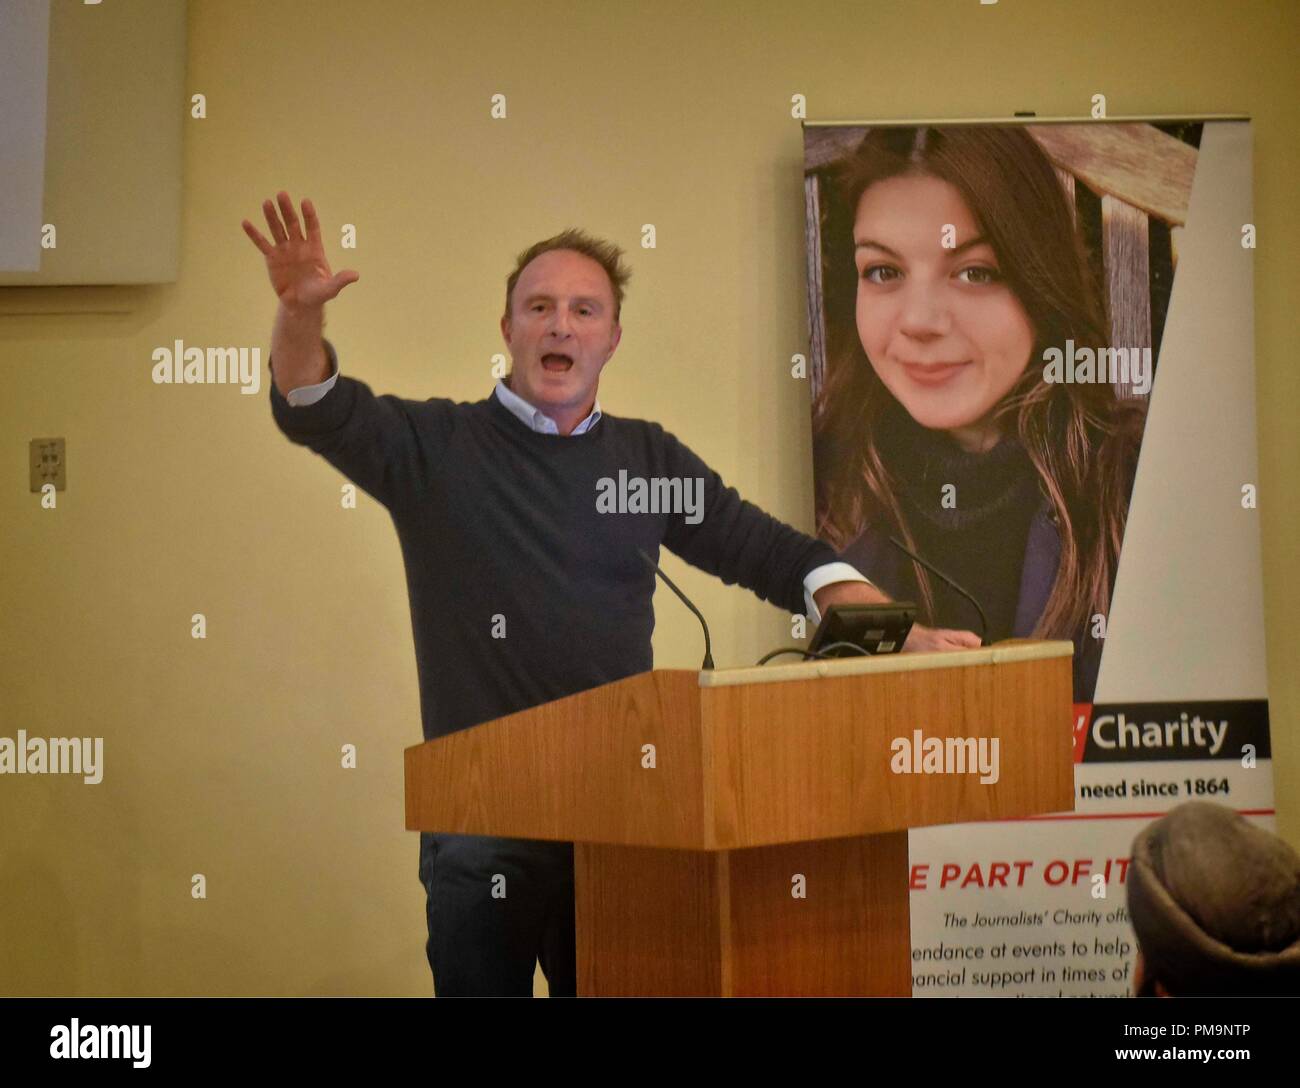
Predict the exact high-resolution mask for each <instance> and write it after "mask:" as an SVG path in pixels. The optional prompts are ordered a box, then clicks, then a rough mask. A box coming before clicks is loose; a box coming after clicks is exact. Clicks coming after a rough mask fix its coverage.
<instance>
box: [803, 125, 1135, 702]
mask: <svg viewBox="0 0 1300 1088" xmlns="http://www.w3.org/2000/svg"><path fill="white" fill-rule="evenodd" d="M833 180H834V184H835V186H836V196H837V197H838V200H839V206H840V208H841V209H842V214H841V218H842V219H844V220H847V221H848V223H847V225H848V226H850V227H851V230H847V231H842V232H841V234H840V235H839V236H831V235H830V233H829V230H830V228H829V224H824V227H825V228H826V229H824V230H823V233H822V238H823V258H824V261H823V286H824V291H825V298H824V308H825V319H826V340H827V351H826V377H825V384H824V386H823V387H822V388H821V389H820V391H819V394H818V397H817V400H816V403H815V405H814V458H815V477H816V493H817V526H818V533H819V535H821V536H822V537H823V538H824V539H827V540H828V541H829V542H830V543H831V544H832V545H833V546H835V547H836V548H837V549H839V550H840V551H841V552H842V554H843V557H844V559H845V560H846V561H847V562H850V563H852V564H854V565H855V566H856V567H857V568H858V569H859V570H861V571H862V572H863V573H864V574H866V575H867V576H868V577H869V578H871V579H872V580H873V581H875V582H876V584H877V585H879V586H880V587H881V589H883V590H884V591H885V592H887V593H889V594H890V595H891V596H893V597H895V598H897V599H910V600H914V601H915V602H916V603H917V605H918V608H919V614H918V622H922V623H925V624H933V625H936V626H943V627H952V628H959V629H966V630H973V631H976V632H978V631H979V630H980V621H979V618H978V613H977V612H976V610H975V609H974V608H973V607H972V606H971V605H970V603H969V602H968V601H967V600H966V599H965V598H963V597H962V596H960V595H959V594H957V593H955V592H954V591H953V590H951V589H950V588H949V587H948V586H946V585H945V584H943V582H942V581H940V580H938V579H935V578H933V577H932V576H931V575H929V574H928V573H927V572H926V571H925V569H924V568H922V567H921V566H920V565H919V564H916V563H914V562H913V561H912V560H911V559H909V558H908V557H907V556H905V555H904V554H903V553H902V552H901V551H900V550H899V549H897V548H896V547H894V546H893V545H892V544H891V543H890V542H889V537H890V536H891V535H893V536H896V537H897V538H898V539H899V540H900V541H902V543H904V544H905V545H906V546H907V547H908V548H909V549H911V550H912V551H914V552H916V553H917V554H918V555H920V556H922V557H924V558H925V559H927V560H928V561H929V562H930V563H931V564H932V565H934V566H935V567H937V568H938V569H939V570H942V571H943V572H944V573H945V574H947V575H948V576H949V577H950V578H952V579H953V580H954V581H956V582H957V583H958V584H959V585H961V586H962V587H963V588H965V589H966V590H967V591H968V592H969V593H971V594H972V595H973V596H974V597H975V598H976V599H977V600H978V601H979V602H980V604H981V605H982V606H983V608H984V611H985V612H986V614H987V617H988V629H987V631H986V632H985V633H986V637H987V639H988V640H989V641H990V642H994V641H998V640H1000V639H1005V638H1011V637H1026V638H1028V637H1034V638H1063V639H1070V640H1072V641H1073V642H1074V644H1075V665H1074V676H1075V691H1074V697H1075V700H1076V701H1078V702H1088V701H1091V699H1092V693H1093V690H1094V687H1095V684H1096V677H1097V669H1098V666H1099V663H1100V657H1101V649H1102V646H1103V637H1102V635H1103V633H1104V628H1103V627H1102V623H1104V620H1100V621H1099V619H1098V618H1099V617H1105V616H1107V614H1108V612H1109V608H1110V598H1111V592H1112V588H1113V585H1114V579H1115V571H1116V568H1117V566H1118V562H1119V553H1120V546H1121V543H1122V541H1123V536H1124V523H1125V519H1126V516H1127V512H1128V503H1129V495H1130V493H1131V489H1132V482H1133V476H1134V473H1135V471H1136V464H1137V454H1138V448H1139V446H1140V443H1141V434H1142V426H1143V422H1144V418H1145V401H1141V400H1131V399H1121V398H1119V397H1118V396H1117V395H1116V393H1115V391H1114V389H1113V387H1112V386H1111V385H1110V384H1108V383H1105V382H1099V383H1091V382H1086V383H1080V384H1066V383H1059V382H1058V383H1049V382H1047V381H1045V380H1044V362H1043V360H1044V355H1043V353H1044V351H1045V350H1047V349H1048V348H1051V347H1060V348H1062V349H1063V348H1064V347H1065V345H1066V342H1067V341H1069V340H1072V341H1073V343H1074V345H1075V350H1076V351H1077V350H1078V348H1079V347H1081V346H1087V347H1091V348H1093V349H1094V350H1096V349H1099V348H1102V347H1106V346H1109V345H1108V336H1107V333H1106V330H1107V328H1108V327H1109V326H1108V324H1107V319H1106V313H1105V309H1104V306H1103V304H1102V301H1101V298H1102V295H1101V289H1100V284H1099V276H1098V274H1097V271H1096V270H1094V269H1093V268H1091V267H1090V266H1089V262H1088V258H1087V254H1086V252H1085V248H1084V245H1083V243H1082V241H1081V239H1080V237H1079V235H1078V232H1077V230H1076V227H1075V221H1074V217H1073V216H1072V214H1071V208H1070V205H1069V203H1068V202H1067V199H1066V195H1065V191H1064V189H1063V188H1062V186H1061V183H1060V181H1059V180H1058V178H1057V176H1056V172H1055V170H1054V169H1053V167H1052V165H1051V163H1050V162H1049V160H1048V159H1047V157H1046V155H1045V154H1044V153H1043V151H1042V150H1041V149H1040V148H1039V146H1038V144H1037V143H1036V142H1035V140H1034V139H1033V137H1032V136H1030V135H1029V134H1028V133H1027V132H1026V131H1025V130H1024V129H1023V128H1021V127H1019V126H1007V127H998V126H943V127H918V128H896V127H881V128H874V129H872V130H870V131H869V132H868V133H867V135H866V136H865V138H864V139H863V140H862V142H861V144H860V145H859V146H858V147H857V149H856V151H855V152H854V153H853V154H851V155H849V156H848V157H847V158H846V159H845V160H844V161H843V162H842V163H841V164H840V165H839V167H838V168H837V169H836V171H835V175H834V179H833ZM845 235H847V236H845Z"/></svg>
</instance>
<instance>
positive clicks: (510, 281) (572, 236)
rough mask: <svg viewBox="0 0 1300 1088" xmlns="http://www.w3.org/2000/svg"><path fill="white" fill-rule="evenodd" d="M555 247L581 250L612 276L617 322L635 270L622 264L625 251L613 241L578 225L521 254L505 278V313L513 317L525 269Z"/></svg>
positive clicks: (575, 251)
mask: <svg viewBox="0 0 1300 1088" xmlns="http://www.w3.org/2000/svg"><path fill="white" fill-rule="evenodd" d="M555 249H570V250H572V251H573V252H574V253H581V254H582V255H583V256H584V257H590V258H591V259H592V260H593V261H595V262H596V263H597V264H599V265H600V267H601V268H603V269H604V270H605V274H606V275H607V276H609V286H610V289H611V290H612V291H613V292H614V321H615V322H616V323H617V321H618V319H619V314H620V313H621V312H622V309H623V289H624V288H625V287H626V286H627V281H628V279H629V278H630V277H631V275H632V271H631V269H629V268H628V267H627V266H626V265H625V264H624V263H623V251H622V250H621V249H619V247H618V246H616V245H615V244H614V243H613V242H606V241H605V240H604V239H601V238H594V237H592V236H591V235H590V234H587V233H586V232H585V231H581V230H577V229H575V228H570V229H569V230H566V231H564V232H563V233H561V234H557V235H556V236H555V237H554V238H547V239H545V240H544V241H541V242H537V243H535V244H534V245H531V246H529V247H528V248H527V249H526V250H524V251H523V252H522V253H521V254H519V257H518V258H517V259H516V261H515V269H514V271H513V272H511V273H510V275H509V277H508V278H507V279H506V313H505V316H506V317H509V316H510V300H511V298H512V297H513V296H514V293H515V284H516V283H518V282H519V276H520V275H521V274H522V272H523V270H524V269H525V268H527V267H528V265H529V264H530V263H532V262H533V261H535V260H536V259H537V258H538V257H540V256H541V255H542V254H543V253H550V252H551V251H552V250H555Z"/></svg>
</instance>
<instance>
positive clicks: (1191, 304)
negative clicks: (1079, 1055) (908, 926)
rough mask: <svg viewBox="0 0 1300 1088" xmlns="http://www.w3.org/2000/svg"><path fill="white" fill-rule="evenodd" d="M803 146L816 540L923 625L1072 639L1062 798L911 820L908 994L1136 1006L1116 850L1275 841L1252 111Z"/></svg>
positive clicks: (843, 129) (836, 127)
mask: <svg viewBox="0 0 1300 1088" xmlns="http://www.w3.org/2000/svg"><path fill="white" fill-rule="evenodd" d="M804 158H805V167H804V179H805V190H804V192H805V202H806V228H807V229H806V237H807V248H808V305H809V324H810V340H811V344H810V356H809V375H810V379H811V383H812V398H813V435H814V441H813V450H814V479H815V487H816V518H817V533H818V535H819V536H821V537H822V538H823V539H825V540H827V541H829V542H830V543H831V544H833V545H834V546H835V547H836V548H837V549H838V550H839V551H840V552H841V554H842V555H843V556H844V558H845V559H846V560H847V561H849V562H851V563H853V564H855V565H856V566H857V567H858V569H859V570H861V571H862V573H863V574H865V575H866V576H867V577H868V578H870V579H871V580H872V581H873V582H875V583H876V584H877V585H878V586H880V588H881V589H883V590H884V591H885V592H887V593H889V594H890V595H891V596H892V597H895V598H897V599H906V600H911V601H914V602H916V604H917V606H918V622H921V623H924V624H926V625H928V626H936V627H945V628H953V629H957V630H964V631H973V632H975V633H976V634H981V635H984V636H985V637H987V638H988V639H989V640H990V641H998V640H1001V639H1007V638H1053V639H1068V640H1070V641H1072V642H1073V643H1074V702H1075V706H1074V721H1073V729H1074V759H1075V807H1074V811H1072V812H1065V813H1058V814H1054V815H1046V816H1041V817H1034V818H1030V819H1023V820H1014V821H1004V822H997V823H982V824H965V825H961V826H952V827H931V828H922V829H917V830H914V831H912V832H911V833H910V836H909V841H910V855H911V856H910V879H911V885H910V887H911V906H912V976H913V977H912V992H913V994H914V995H916V996H923V995H935V996H941V995H950V996H957V995H989V994H992V995H1005V996H1016V995H1025V996H1049V995H1050V996H1058V995H1059V996H1082V995H1098V996H1123V995H1125V994H1129V993H1131V992H1132V989H1133V967H1134V957H1135V952H1136V947H1135V938H1134V934H1133V930H1132V928H1131V926H1130V924H1129V919H1128V913H1127V909H1126V894H1125V881H1126V876H1127V870H1128V865H1129V855H1130V848H1131V844H1132V842H1133V838H1134V836H1135V835H1136V834H1137V833H1138V832H1139V831H1141V830H1142V828H1143V827H1145V826H1146V825H1147V824H1149V823H1150V822H1151V821H1152V820H1153V819H1157V818H1159V816H1160V815H1162V814H1163V813H1165V812H1167V811H1168V810H1169V809H1170V808H1172V807H1174V806H1176V805H1178V804H1180V803H1182V802H1184V801H1188V800H1200V801H1210V802H1214V803H1218V804H1222V805H1226V806H1229V807H1231V808H1232V809H1235V810H1237V811H1238V812H1240V813H1242V814H1243V815H1245V816H1246V817H1247V818H1248V819H1250V820H1252V821H1253V822H1257V823H1259V824H1260V825H1261V826H1264V827H1266V828H1268V829H1269V830H1272V829H1273V826H1274V823H1273V780H1272V762H1271V753H1270V748H1269V721H1268V702H1267V682H1266V676H1265V658H1264V635H1263V583H1262V575H1261V565H1260V535H1259V520H1258V511H1257V495H1256V486H1257V482H1258V477H1257V468H1256V464H1257V458H1256V438H1255V371H1254V339H1253V338H1254V322H1253V288H1252V256H1253V252H1254V246H1255V228H1254V223H1253V218H1252V212H1251V130H1250V124H1249V122H1248V121H1246V120H1244V119H1239V118H1230V119H1200V120H1198V119H1167V118H1159V119H1151V120H1140V119H1137V120H1134V119H1125V120H1122V121H1091V122H1078V121H1052V122H1046V121H1006V122H952V123H944V122H924V123H917V122H910V123H901V122H888V123H861V124H811V123H810V124H808V125H807V126H805V129H804ZM891 536H894V537H896V538H897V539H898V540H899V541H900V542H902V543H904V544H905V545H906V546H907V547H908V548H909V549H910V550H912V551H913V552H915V553H916V554H918V555H920V556H921V557H922V558H924V559H926V560H928V562H929V563H930V564H931V565H932V566H933V567H936V568H938V569H939V570H941V571H943V572H944V574H946V575H947V576H948V577H949V578H950V579H951V580H952V581H955V582H956V583H957V584H958V585H960V586H961V587H962V588H963V589H965V590H966V591H967V592H968V593H969V594H970V595H971V596H973V597H975V598H976V599H977V600H978V601H979V602H980V605H981V606H982V608H983V611H984V614H985V618H982V617H981V616H980V615H979V613H978V611H977V610H976V609H975V608H974V607H973V606H972V605H971V604H970V603H969V601H968V600H967V599H966V598H965V597H963V596H961V595H960V594H957V593H956V592H954V591H952V590H951V589H950V588H949V587H948V586H947V585H946V584H945V583H944V582H943V581H941V580H939V579H936V578H934V577H932V576H931V575H930V574H929V572H927V571H926V570H925V569H924V568H923V567H921V566H920V565H918V564H916V563H914V562H913V561H912V560H911V559H909V558H908V557H907V556H906V555H905V554H904V553H903V552H902V551H901V550H900V549H899V548H898V547H897V546H896V545H894V544H893V543H891V542H890V539H889V538H890V537H891ZM991 724H992V723H991ZM917 725H918V728H922V729H923V728H924V723H921V722H918V723H917Z"/></svg>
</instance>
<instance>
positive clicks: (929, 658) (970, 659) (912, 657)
mask: <svg viewBox="0 0 1300 1088" xmlns="http://www.w3.org/2000/svg"><path fill="white" fill-rule="evenodd" d="M1073 654H1074V644H1073V643H1072V642H1068V641H1061V640H1048V641H1039V640H1030V639H1008V640H1006V641H1005V642H999V643H996V644H995V645H993V646H983V647H980V648H979V649H977V650H941V651H937V652H933V653H906V654H904V653H898V654H876V655H870V656H868V655H862V656H859V657H839V658H834V659H831V660H824V661H815V660H814V661H800V662H796V663H795V664H792V665H752V666H748V667H746V668H739V669H705V670H702V671H701V672H700V674H699V675H700V687H702V688H723V687H730V686H733V685H736V684H769V683H778V682H781V681H789V680H812V679H815V678H817V677H819V676H858V675H862V674H869V673H885V672H915V671H919V670H922V669H961V668H971V667H974V666H977V665H1002V664H1010V663H1012V662H1018V661H1040V660H1044V659H1046V658H1053V657H1071V656H1073Z"/></svg>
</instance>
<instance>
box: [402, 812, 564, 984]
mask: <svg viewBox="0 0 1300 1088" xmlns="http://www.w3.org/2000/svg"><path fill="white" fill-rule="evenodd" d="M420 883H421V884H423V885H424V891H425V897H426V898H425V913H426V915H427V918H428V923H429V940H428V944H427V945H426V946H425V952H426V954H427V955H428V957H429V967H430V969H431V970H432V971H433V986H434V990H435V992H436V993H437V995H438V996H439V997H531V996H532V994H533V972H534V970H535V965H536V963H537V962H539V961H540V962H541V965H542V971H543V973H544V974H545V975H546V982H547V986H548V987H549V989H550V992H551V996H552V997H576V996H577V992H578V981H577V974H578V966H577V943H576V931H575V919H574V900H573V843H571V842H543V841H540V840H536V839H502V838H489V837H486V836H481V835H449V834H443V833H429V832H421V833H420ZM494 889H496V896H497V897H495V898H494V897H493V891H494ZM502 893H504V895H503V894H502Z"/></svg>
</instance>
